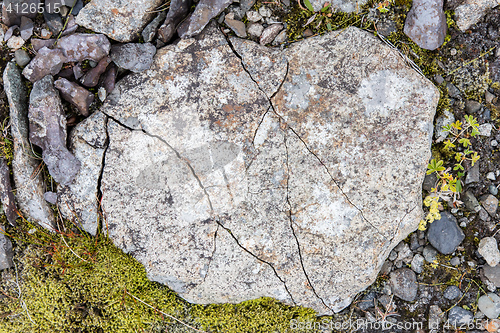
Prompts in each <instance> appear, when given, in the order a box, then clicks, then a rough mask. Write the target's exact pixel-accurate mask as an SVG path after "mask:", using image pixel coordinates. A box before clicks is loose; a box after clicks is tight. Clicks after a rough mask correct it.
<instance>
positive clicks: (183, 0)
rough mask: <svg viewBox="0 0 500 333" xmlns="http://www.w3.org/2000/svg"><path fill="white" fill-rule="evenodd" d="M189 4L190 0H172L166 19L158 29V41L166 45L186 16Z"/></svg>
mask: <svg viewBox="0 0 500 333" xmlns="http://www.w3.org/2000/svg"><path fill="white" fill-rule="evenodd" d="M191 3H192V1H191V0H172V1H171V2H170V7H169V9H168V14H167V18H166V20H165V22H163V24H162V26H161V27H160V29H158V37H159V38H160V40H162V41H163V42H164V43H168V42H169V41H170V40H171V39H172V36H173V35H174V34H175V31H176V29H177V26H178V25H179V23H180V22H181V21H182V20H183V19H184V18H186V16H187V15H188V13H189V9H190V8H191Z"/></svg>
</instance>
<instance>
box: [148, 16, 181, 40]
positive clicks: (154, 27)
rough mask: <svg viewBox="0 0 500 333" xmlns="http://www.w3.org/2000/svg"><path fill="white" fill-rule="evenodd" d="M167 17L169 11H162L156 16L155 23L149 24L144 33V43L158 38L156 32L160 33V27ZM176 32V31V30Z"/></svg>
mask: <svg viewBox="0 0 500 333" xmlns="http://www.w3.org/2000/svg"><path fill="white" fill-rule="evenodd" d="M166 17H167V11H166V10H164V11H161V12H159V13H158V15H156V17H155V18H154V20H153V21H151V22H149V24H148V25H147V26H146V27H145V28H144V30H143V31H142V33H141V34H142V39H144V42H146V43H149V42H151V41H153V39H154V38H155V36H156V32H157V31H158V27H159V26H160V24H161V23H162V22H163V21H164V20H165V18H166ZM174 31H175V30H174Z"/></svg>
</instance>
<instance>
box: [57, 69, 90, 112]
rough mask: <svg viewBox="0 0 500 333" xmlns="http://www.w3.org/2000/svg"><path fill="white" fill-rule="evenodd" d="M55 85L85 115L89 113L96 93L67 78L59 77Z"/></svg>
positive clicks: (64, 97) (65, 98)
mask: <svg viewBox="0 0 500 333" xmlns="http://www.w3.org/2000/svg"><path fill="white" fill-rule="evenodd" d="M54 86H55V87H56V88H57V89H58V90H59V92H60V93H61V97H62V98H63V99H64V100H66V101H68V102H70V103H71V104H73V105H74V106H75V107H76V108H77V109H78V111H79V112H80V113H81V114H82V115H83V116H85V117H87V116H88V115H89V106H90V104H92V103H93V102H94V94H92V93H91V92H90V91H88V90H87V89H85V88H82V87H80V86H79V85H78V84H76V83H74V82H70V81H68V80H66V79H65V78H59V79H58V80H57V81H56V82H54Z"/></svg>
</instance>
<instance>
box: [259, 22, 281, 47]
mask: <svg viewBox="0 0 500 333" xmlns="http://www.w3.org/2000/svg"><path fill="white" fill-rule="evenodd" d="M281 30H283V25H282V24H279V23H276V24H272V25H270V26H268V27H267V28H266V29H264V31H263V32H262V35H261V36H260V44H261V45H267V44H269V43H271V42H272V41H273V40H274V38H275V37H276V36H278V34H279V33H280V31H281Z"/></svg>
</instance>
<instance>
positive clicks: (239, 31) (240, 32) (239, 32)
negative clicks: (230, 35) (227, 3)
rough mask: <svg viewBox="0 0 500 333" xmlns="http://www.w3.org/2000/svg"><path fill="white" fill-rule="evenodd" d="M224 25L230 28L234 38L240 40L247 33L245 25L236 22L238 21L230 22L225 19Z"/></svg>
mask: <svg viewBox="0 0 500 333" xmlns="http://www.w3.org/2000/svg"><path fill="white" fill-rule="evenodd" d="M225 23H226V25H227V26H228V27H229V28H231V30H233V31H234V33H235V34H236V36H238V37H240V38H246V37H247V32H246V29H245V23H243V22H241V21H238V20H231V19H228V18H227V17H226V19H225Z"/></svg>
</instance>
